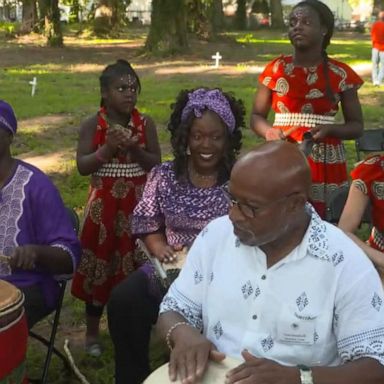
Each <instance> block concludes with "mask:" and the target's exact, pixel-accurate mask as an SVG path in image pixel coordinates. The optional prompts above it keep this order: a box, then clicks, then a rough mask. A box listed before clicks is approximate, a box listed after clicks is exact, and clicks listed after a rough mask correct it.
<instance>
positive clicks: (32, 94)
mask: <svg viewBox="0 0 384 384" xmlns="http://www.w3.org/2000/svg"><path fill="white" fill-rule="evenodd" d="M29 84H31V85H32V91H31V96H35V93H36V87H37V79H36V77H34V78H33V80H32V81H30V82H29Z"/></svg>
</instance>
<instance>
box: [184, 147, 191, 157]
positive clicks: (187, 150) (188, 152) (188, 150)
mask: <svg viewBox="0 0 384 384" xmlns="http://www.w3.org/2000/svg"><path fill="white" fill-rule="evenodd" d="M185 153H186V154H187V155H190V154H191V150H190V149H189V146H188V147H187V148H186V149H185Z"/></svg>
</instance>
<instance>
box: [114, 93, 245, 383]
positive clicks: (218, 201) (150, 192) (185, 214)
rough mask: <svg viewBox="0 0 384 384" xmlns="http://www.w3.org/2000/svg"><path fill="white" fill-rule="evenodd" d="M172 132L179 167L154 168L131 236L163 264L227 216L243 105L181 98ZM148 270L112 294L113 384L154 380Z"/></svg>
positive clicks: (152, 288) (153, 292) (207, 97)
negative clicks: (226, 190)
mask: <svg viewBox="0 0 384 384" xmlns="http://www.w3.org/2000/svg"><path fill="white" fill-rule="evenodd" d="M172 107H173V111H172V115H171V119H170V122H169V124H168V129H169V131H170V133H171V144H172V148H173V154H174V160H173V161H170V162H165V163H163V164H161V165H158V166H156V167H154V168H153V169H152V171H151V172H150V174H149V176H148V180H147V183H146V185H145V189H144V192H143V196H142V199H141V201H140V202H139V203H138V205H137V206H136V208H135V211H134V216H133V220H132V231H133V232H134V233H135V234H136V235H138V236H139V237H140V238H141V239H142V240H143V241H144V243H145V246H146V248H147V249H148V250H149V252H150V253H151V254H152V255H153V256H154V257H155V258H156V259H157V260H159V261H160V262H162V263H172V262H173V261H174V259H175V257H176V253H177V251H179V250H181V249H182V248H184V247H187V248H188V247H190V246H191V244H192V242H193V241H194V239H195V237H196V236H197V235H198V233H199V232H200V231H201V230H202V229H203V228H204V227H205V226H206V225H207V224H208V223H209V222H210V221H211V220H213V219H214V218H216V217H219V216H223V215H225V214H227V212H228V202H227V200H226V198H225V196H224V194H223V192H222V189H221V187H222V185H223V184H224V183H225V182H226V181H227V180H228V179H229V174H230V171H231V168H232V165H233V163H234V161H235V159H236V156H237V154H238V152H239V150H240V146H241V137H242V134H241V130H240V128H241V127H243V126H244V106H243V103H242V101H241V100H237V99H235V98H234V97H233V96H232V95H231V94H228V93H224V92H222V91H221V90H220V89H205V88H198V89H194V90H189V91H188V90H186V91H181V92H180V94H179V95H178V98H177V100H176V103H175V104H173V106H172ZM154 275H155V273H154V268H153V266H152V264H151V263H148V262H147V263H145V264H144V265H143V266H142V267H141V268H140V269H139V270H138V271H136V272H134V273H132V274H131V275H130V276H129V277H128V278H127V279H126V280H125V281H123V282H122V283H121V284H119V285H118V286H117V287H116V288H115V289H114V290H113V292H112V295H111V298H110V300H109V303H108V325H109V331H110V334H111V337H112V341H113V343H114V347H115V384H126V383H130V384H136V383H141V382H142V381H143V380H144V379H145V377H146V376H147V375H148V374H149V373H150V368H149V359H148V348H149V340H150V333H151V328H152V324H154V323H155V322H156V320H157V314H158V309H159V304H160V301H161V299H162V297H163V295H164V294H165V289H164V288H163V286H162V285H161V284H160V282H159V280H158V279H155V278H154Z"/></svg>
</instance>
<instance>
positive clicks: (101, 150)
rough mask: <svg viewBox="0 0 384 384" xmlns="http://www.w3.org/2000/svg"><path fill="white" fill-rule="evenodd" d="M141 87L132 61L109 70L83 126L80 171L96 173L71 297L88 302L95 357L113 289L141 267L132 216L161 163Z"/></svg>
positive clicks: (89, 332) (89, 335) (88, 336)
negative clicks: (141, 107)
mask: <svg viewBox="0 0 384 384" xmlns="http://www.w3.org/2000/svg"><path fill="white" fill-rule="evenodd" d="M140 89H141V86H140V79H139V77H138V76H137V74H136V72H135V71H134V69H133V68H132V67H131V65H130V64H129V63H128V62H127V61H125V60H118V61H117V62H116V63H114V64H112V65H109V66H107V67H106V68H105V69H104V71H103V72H102V74H101V76H100V91H101V108H100V110H99V111H98V113H97V114H96V115H94V116H92V117H91V118H89V119H88V120H86V121H85V122H84V123H83V124H82V126H81V128H80V137H79V143H78V148H77V167H78V169H79V172H80V173H81V174H82V175H91V186H90V192H89V198H88V203H87V206H86V209H85V219H84V225H83V228H82V232H81V243H82V247H83V254H82V258H81V261H80V265H79V268H78V270H77V272H76V274H75V277H74V279H73V283H72V294H73V295H74V296H76V297H78V298H79V299H81V300H83V301H84V302H85V303H86V323H87V332H86V350H87V351H88V353H89V354H91V355H93V356H98V355H100V354H101V347H100V344H99V341H98V335H99V323H100V317H101V315H102V312H103V307H104V305H105V304H106V302H107V300H108V298H109V294H110V291H111V289H112V288H113V287H114V286H115V285H116V284H117V283H119V282H120V281H122V280H123V279H124V278H125V277H126V276H127V275H128V274H129V273H131V272H133V271H134V270H135V269H136V268H137V267H138V265H136V263H135V261H134V257H133V253H134V250H135V244H134V240H133V238H132V235H131V226H130V223H131V218H132V212H133V209H134V207H135V205H136V203H137V202H138V200H139V199H140V197H141V193H142V190H143V187H144V184H145V182H146V176H147V172H148V171H149V170H150V169H151V168H152V167H153V166H154V165H155V164H157V163H159V162H160V148H159V143H158V139H157V133H156V127H155V125H154V123H153V121H152V119H151V118H150V117H149V116H144V115H142V114H141V113H140V112H139V111H138V110H137V109H136V108H135V105H136V101H137V95H138V94H139V93H140Z"/></svg>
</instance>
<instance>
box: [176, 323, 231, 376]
mask: <svg viewBox="0 0 384 384" xmlns="http://www.w3.org/2000/svg"><path fill="white" fill-rule="evenodd" d="M178 328H179V329H175V331H174V334H173V338H172V339H173V340H174V343H173V344H174V348H173V349H172V352H171V358H170V361H169V377H170V379H171V381H176V380H177V379H179V380H180V381H181V382H182V383H183V384H193V383H197V382H199V381H200V380H201V379H202V378H203V376H204V373H205V371H206V369H207V366H208V360H213V361H216V362H219V361H222V360H224V359H225V355H224V354H223V353H220V352H219V351H217V349H216V347H215V345H214V344H212V343H211V342H210V341H209V340H208V339H207V338H206V337H205V336H203V335H202V334H201V333H200V332H199V331H198V330H197V329H196V328H193V327H191V326H180V327H178Z"/></svg>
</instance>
